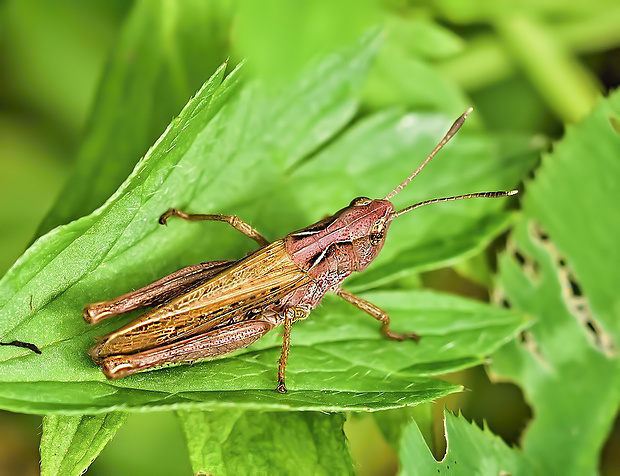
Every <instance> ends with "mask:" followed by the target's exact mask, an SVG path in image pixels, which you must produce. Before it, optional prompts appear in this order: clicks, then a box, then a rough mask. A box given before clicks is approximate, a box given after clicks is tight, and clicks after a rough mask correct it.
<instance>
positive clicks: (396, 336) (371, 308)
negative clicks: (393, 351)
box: [334, 289, 420, 342]
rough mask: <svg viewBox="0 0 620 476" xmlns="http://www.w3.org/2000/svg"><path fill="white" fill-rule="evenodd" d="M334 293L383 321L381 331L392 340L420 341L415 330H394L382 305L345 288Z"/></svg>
mask: <svg viewBox="0 0 620 476" xmlns="http://www.w3.org/2000/svg"><path fill="white" fill-rule="evenodd" d="M334 293H335V294H336V295H338V296H340V297H341V298H342V299H344V300H345V301H347V302H349V303H351V304H353V305H354V306H355V307H357V308H358V309H361V310H362V311H364V312H365V313H367V314H370V315H371V316H372V317H374V318H375V319H377V320H378V321H380V322H381V324H382V326H381V332H382V333H383V335H384V336H386V337H387V338H389V339H392V340H399V341H400V340H405V339H413V340H414V341H416V342H419V340H420V336H419V335H418V334H415V333H413V332H411V333H404V334H400V333H398V332H392V331H391V330H390V316H389V315H388V313H387V312H385V311H384V310H383V309H381V308H380V307H377V306H375V305H374V304H373V303H371V302H368V301H366V300H365V299H362V298H361V297H358V296H356V295H355V294H351V293H350V292H348V291H345V290H344V289H337V290H335V291H334Z"/></svg>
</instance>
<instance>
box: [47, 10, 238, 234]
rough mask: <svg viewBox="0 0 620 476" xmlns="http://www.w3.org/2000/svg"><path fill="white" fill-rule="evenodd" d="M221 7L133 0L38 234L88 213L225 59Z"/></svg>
mask: <svg viewBox="0 0 620 476" xmlns="http://www.w3.org/2000/svg"><path fill="white" fill-rule="evenodd" d="M231 16H232V12H231V7H230V5H228V2H225V1H219V0H218V1H211V2H202V1H200V0H187V1H184V2H164V1H160V0H155V1H144V0H142V1H139V2H136V4H135V5H134V8H133V9H132V11H131V13H130V14H129V16H128V19H127V20H126V22H125V25H124V26H123V30H122V32H121V34H120V35H119V39H118V44H117V46H116V48H115V50H114V53H113V54H112V56H111V58H110V60H109V65H108V67H107V69H106V71H105V74H104V76H103V78H102V80H101V87H100V90H99V92H98V95H97V97H96V100H95V104H94V107H93V113H92V114H91V116H90V121H89V126H88V129H87V133H86V137H85V139H84V141H83V142H82V145H81V147H80V151H79V153H78V157H77V163H76V166H75V169H74V172H73V174H72V176H71V177H70V178H69V180H68V182H67V184H66V185H65V188H64V190H63V191H62V193H61V194H60V196H59V197H58V199H57V200H56V203H55V204H54V206H53V208H52V210H51V211H50V212H49V214H48V215H47V217H46V218H45V220H44V221H43V222H42V223H41V225H40V226H39V231H38V233H37V235H42V234H44V233H46V232H48V231H49V230H51V229H52V228H53V227H55V226H57V225H60V224H64V223H67V222H69V221H71V220H73V219H76V218H79V217H80V216H82V215H85V214H88V213H90V212H92V211H93V210H94V209H95V208H97V207H98V206H100V205H101V204H102V203H103V202H104V201H105V200H106V199H107V198H108V197H109V196H110V195H111V194H112V193H114V191H115V190H116V189H117V188H118V187H119V185H120V184H121V183H122V182H123V181H124V180H125V179H126V178H127V176H128V175H129V174H130V173H131V171H132V169H133V168H134V167H135V166H136V163H137V161H138V158H139V157H141V156H142V155H144V152H145V151H146V150H147V148H148V146H149V145H150V144H152V143H153V142H154V141H155V140H156V139H157V137H159V135H160V134H161V133H162V132H163V131H164V129H165V128H166V126H167V125H168V123H169V122H170V118H171V117H172V116H174V115H175V114H177V113H178V111H179V110H181V108H182V107H183V105H184V104H185V103H186V102H187V100H188V99H189V98H190V96H191V95H192V94H193V93H194V92H195V91H196V90H197V89H198V88H199V87H200V85H201V84H202V83H203V82H204V78H206V77H208V76H209V75H210V74H211V72H212V71H214V70H215V69H216V68H217V67H218V66H219V65H220V64H221V63H222V62H223V61H225V60H226V54H227V53H226V46H227V42H228V27H229V24H230V22H231Z"/></svg>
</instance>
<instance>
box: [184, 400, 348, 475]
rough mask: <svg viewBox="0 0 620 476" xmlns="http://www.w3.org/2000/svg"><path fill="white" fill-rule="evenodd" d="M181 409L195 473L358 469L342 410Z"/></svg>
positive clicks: (302, 472) (300, 472) (326, 472)
mask: <svg viewBox="0 0 620 476" xmlns="http://www.w3.org/2000/svg"><path fill="white" fill-rule="evenodd" d="M177 415H178V417H179V419H180V421H181V424H182V426H183V430H184V432H185V437H186V438H187V445H188V448H189V454H190V460H191V462H192V468H193V470H194V473H198V472H199V471H203V472H204V473H206V474H243V473H245V472H247V471H248V468H252V472H253V473H255V474H267V473H268V474H316V475H321V474H324V475H327V474H354V471H353V463H352V461H351V455H350V453H349V449H348V447H347V444H346V440H345V437H344V433H343V430H342V425H343V423H344V417H343V416H342V415H339V414H334V415H328V414H321V413H312V412H295V413H291V412H243V411H239V410H234V409H228V410H220V411H214V412H178V413H177Z"/></svg>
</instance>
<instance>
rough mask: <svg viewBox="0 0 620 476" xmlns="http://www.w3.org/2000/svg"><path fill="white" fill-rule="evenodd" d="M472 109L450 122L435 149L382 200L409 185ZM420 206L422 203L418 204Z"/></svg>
mask: <svg viewBox="0 0 620 476" xmlns="http://www.w3.org/2000/svg"><path fill="white" fill-rule="evenodd" d="M473 110H474V108H473V107H470V108H469V109H467V111H465V112H464V113H463V115H462V116H461V117H459V118H458V119H457V120H456V121H454V124H452V127H451V128H450V130H449V131H448V133H447V134H446V135H445V136H444V138H443V139H441V142H440V143H439V144H437V147H435V149H434V150H433V151H432V152H431V153H430V155H429V156H428V157H427V158H426V160H424V162H422V164H421V165H420V166H419V167H418V168H417V169H416V171H415V172H413V173H412V174H411V175H410V176H409V177H407V179H406V180H405V181H404V182H403V183H401V184H400V185H399V186H398V187H396V188H395V189H394V190H392V191H391V192H390V193H389V194H388V195H387V196H386V197H385V198H384V200H389V199H390V198H392V197H393V196H394V195H396V194H397V193H398V192H400V191H401V190H402V189H403V188H405V187H406V186H407V185H409V182H411V181H412V180H413V179H414V178H415V176H416V175H418V174H419V173H420V172H421V171H422V169H423V168H424V167H425V166H426V164H428V163H429V162H430V161H431V159H432V158H433V157H435V154H436V153H437V152H439V151H440V150H441V148H442V147H443V146H444V145H446V144H447V143H448V141H449V140H450V139H452V137H454V135H455V134H456V133H457V132H458V130H459V129H460V128H461V126H462V125H463V123H464V122H465V119H467V116H469V113H471V112H472V111H473ZM463 198H465V197H463ZM468 198H469V197H468ZM446 200H447V199H446ZM450 200H456V198H455V197H450ZM442 201H443V199H442ZM420 206H422V205H420ZM399 213H400V212H399Z"/></svg>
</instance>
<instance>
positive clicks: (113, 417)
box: [41, 412, 126, 476]
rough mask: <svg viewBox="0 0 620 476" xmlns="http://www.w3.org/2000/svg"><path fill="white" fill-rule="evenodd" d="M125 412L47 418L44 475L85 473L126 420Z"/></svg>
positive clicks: (43, 437)
mask: <svg viewBox="0 0 620 476" xmlns="http://www.w3.org/2000/svg"><path fill="white" fill-rule="evenodd" d="M125 417H126V414H124V413H118V412H115V413H107V414H105V415H92V416H86V415H78V416H67V415H49V416H46V417H45V418H44V419H43V436H42V438H41V475H42V476H55V475H60V476H72V475H78V476H79V475H80V474H82V473H83V472H84V471H85V470H86V468H88V466H89V465H90V463H91V462H92V461H93V460H94V459H95V458H96V457H97V455H98V454H99V452H100V451H101V450H102V449H103V447H104V446H105V444H106V443H107V442H108V441H109V440H110V439H111V438H112V437H113V436H114V434H115V433H116V430H117V429H118V428H120V426H121V425H122V424H123V423H124V421H125Z"/></svg>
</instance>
